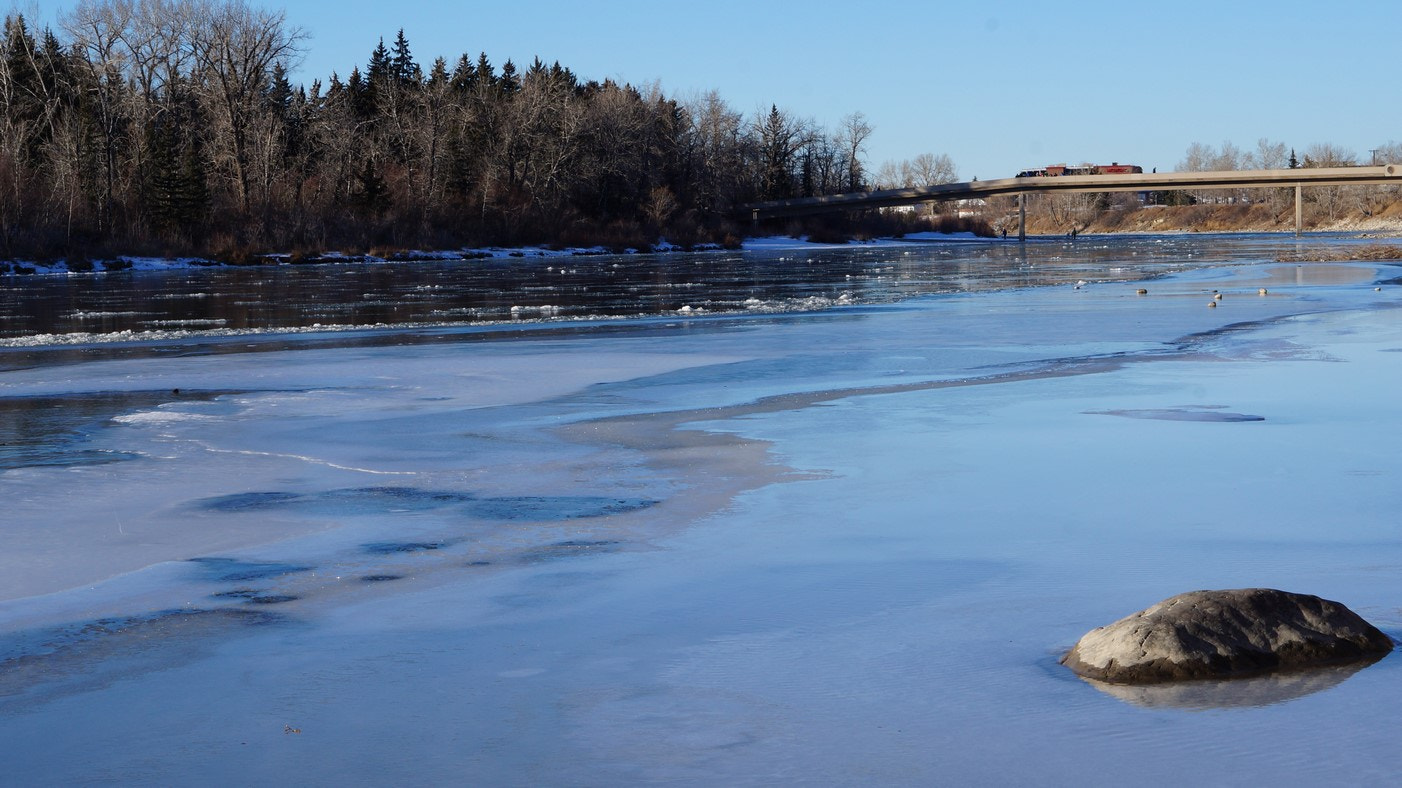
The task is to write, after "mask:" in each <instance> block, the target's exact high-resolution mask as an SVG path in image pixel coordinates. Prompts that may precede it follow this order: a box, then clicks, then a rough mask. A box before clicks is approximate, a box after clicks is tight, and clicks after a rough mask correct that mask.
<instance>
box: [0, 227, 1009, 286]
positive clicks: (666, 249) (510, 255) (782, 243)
mask: <svg viewBox="0 0 1402 788" xmlns="http://www.w3.org/2000/svg"><path fill="white" fill-rule="evenodd" d="M992 240H994V239H991V238H978V237H977V236H975V235H974V234H973V233H937V232H921V233H911V234H909V235H908V236H905V237H903V238H877V239H873V240H870V241H850V242H848V243H846V244H830V243H809V242H808V240H807V238H806V237H803V238H794V237H791V236H761V237H755V238H747V239H745V241H744V243H743V244H742V246H741V249H742V250H744V251H794V250H802V249H809V250H817V249H839V248H851V247H865V248H879V247H883V246H893V245H899V244H901V243H909V242H913V241H922V242H928V241H950V242H958V241H985V242H988V241H992ZM682 251H697V252H706V251H713V252H721V251H726V250H725V249H724V248H723V247H721V246H719V245H708V246H706V245H703V246H701V247H698V248H696V249H693V250H684V249H682V248H681V247H678V246H674V245H672V244H670V243H668V242H667V241H666V240H665V239H663V240H661V241H660V242H659V243H658V244H657V245H656V246H654V247H653V248H652V249H650V250H647V251H642V250H638V249H629V250H627V251H626V252H625V254H629V255H635V254H669V253H673V252H682ZM612 254H616V253H615V252H613V251H612V250H610V249H607V248H605V247H602V246H593V247H566V248H561V249H551V248H548V247H543V246H521V247H498V246H484V247H464V248H462V249H446V250H439V251H410V252H404V253H403V254H400V255H396V256H390V257H379V256H376V255H372V254H361V255H347V254H340V253H330V252H328V253H326V254H322V255H318V256H316V257H315V258H313V259H310V260H307V261H294V260H293V259H292V257H291V255H288V254H277V253H273V254H268V255H263V258H264V259H265V260H266V262H264V263H262V265H344V264H350V263H404V264H412V263H425V262H456V261H462V262H465V263H470V262H472V261H474V260H512V259H523V260H524V259H550V260H567V259H570V258H577V257H585V256H597V255H612ZM214 267H237V266H234V265H233V264H232V263H221V262H219V261H217V260H211V259H207V258H200V257H143V256H133V255H120V256H118V257H115V258H112V259H102V260H91V261H84V262H83V264H82V265H81V267H73V266H70V265H69V263H68V261H66V260H57V261H54V262H51V263H40V262H37V261H34V260H0V276H80V275H88V274H107V273H116V272H121V271H173V270H180V269H189V268H214Z"/></svg>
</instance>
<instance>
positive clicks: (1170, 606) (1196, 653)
mask: <svg viewBox="0 0 1402 788" xmlns="http://www.w3.org/2000/svg"><path fill="white" fill-rule="evenodd" d="M1391 650H1392V640H1391V638H1389V637H1388V636H1387V635H1384V634H1383V633H1382V632H1380V631H1378V629H1377V628H1376V627H1374V626H1373V625H1372V624H1369V623H1368V622H1367V621H1364V620H1363V619H1362V618H1360V617H1359V616H1358V615H1357V614H1356V613H1354V612H1353V611H1352V610H1349V609H1348V608H1346V607H1344V606H1343V605H1341V604H1339V603H1338V602H1330V601H1329V600H1327V599H1320V598H1319V597H1317V596H1309V595H1307V594H1291V593H1288V592H1286V591H1276V590H1274V589H1270V588H1243V589H1234V590H1230V591H1191V592H1189V593H1186V594H1179V595H1178V596H1175V597H1172V598H1170V599H1165V600H1164V601H1162V602H1160V603H1158V604H1157V605H1154V606H1152V607H1150V608H1148V609H1146V610H1141V611H1140V612H1138V613H1135V614H1134V615H1132V616H1128V617H1126V618H1122V619H1120V620H1119V621H1116V622H1115V623H1113V624H1110V625H1109V626H1104V627H1099V628H1097V629H1093V630H1091V631H1090V632H1087V633H1086V635H1085V636H1084V637H1082V638H1081V639H1080V641H1079V642H1077V643H1076V645H1075V647H1074V648H1072V649H1071V651H1070V652H1068V653H1067V654H1066V656H1065V657H1062V658H1061V664H1063V665H1065V666H1067V667H1068V668H1070V669H1071V670H1073V671H1075V672H1076V673H1077V674H1078V675H1081V676H1085V677H1087V678H1092V679H1098V680H1100V681H1108V682H1114V683H1119V684H1150V683H1155V682H1164V681H1181V680H1184V679H1209V678H1214V679H1219V678H1231V677H1236V676H1247V675H1252V674H1259V673H1264V672H1267V671H1273V670H1292V669H1300V668H1307V667H1311V666H1316V665H1338V664H1344V663H1349V662H1354V661H1359V660H1366V659H1376V658H1378V657H1380V656H1382V655H1383V654H1386V653H1387V652H1389V651H1391Z"/></svg>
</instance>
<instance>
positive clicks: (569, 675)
mask: <svg viewBox="0 0 1402 788" xmlns="http://www.w3.org/2000/svg"><path fill="white" fill-rule="evenodd" d="M1363 243H1367V241H1366V240H1364V239H1356V238H1346V237H1311V238H1307V239H1304V240H1297V239H1294V238H1289V237H1282V236H1168V237H1135V238H1123V239H1100V238H1085V237H1082V238H1080V239H1078V240H1076V241H1075V242H1071V241H1063V240H1038V241H1035V242H1033V243H1029V244H1027V245H1026V246H1021V245H1018V244H1015V243H1002V242H986V241H947V242H933V241H932V242H908V243H887V244H880V245H870V246H861V247H853V248H842V249H835V248H807V247H803V246H800V245H788V246H776V245H770V246H763V245H761V246H758V247H757V248H755V249H752V250H749V251H745V252H708V253H697V254H676V255H648V256H582V257H569V256H556V257H529V256H528V257H521V258H508V259H505V260H472V261H455V262H454V261H439V262H428V263H396V264H388V263H386V264H343V265H321V266H311V267H297V266H277V267H260V268H227V269H222V268H186V269H173V270H169V271H141V272H122V273H114V274H106V275H98V276H93V275H86V276H72V277H67V276H65V277H45V276H38V277H19V276H16V277H8V278H5V279H4V280H0V500H3V501H4V503H5V507H4V508H5V512H4V513H3V514H0V749H3V750H4V752H3V753H0V754H3V755H4V758H5V763H6V767H7V771H8V773H9V774H10V775H11V777H12V778H14V779H16V780H17V781H18V782H20V783H21V784H72V783H93V782H121V783H133V782H134V783H149V784H186V783H195V782H199V783H201V784H207V783H214V784H231V785H233V784H248V783H250V782H255V781H256V782H291V781H294V780H295V781H297V782H304V783H312V784H330V783H340V784H344V783H351V784H366V783H375V784H382V783H384V782H390V781H394V782H400V781H405V782H409V781H412V782H429V783H442V782H460V781H462V780H463V779H464V775H469V774H470V775H472V779H471V781H473V782H477V783H480V784H494V785H496V784H501V785H540V784H561V785H601V784H618V783H640V782H641V783H651V782H670V783H681V784H717V783H722V784H774V783H794V782H811V783H820V784H871V783H872V782H878V783H885V784H906V785H928V784H940V783H956V784H1007V783H1008V782H1034V781H1035V782H1037V783H1041V784H1072V783H1075V784H1110V783H1116V782H1119V781H1121V779H1122V778H1123V775H1124V774H1125V773H1127V772H1128V771H1129V770H1130V769H1133V770H1134V773H1135V774H1136V780H1137V781H1139V782H1144V783H1147V784H1168V783H1179V782H1181V781H1182V780H1184V779H1199V780H1206V781H1208V782H1212V783H1214V784H1238V783H1240V784H1246V783H1252V784H1255V783H1257V782H1259V781H1260V780H1262V779H1278V780H1281V781H1285V780H1289V781H1290V782H1292V783H1296V784H1301V783H1303V784H1338V783H1339V782H1341V780H1340V775H1347V778H1346V779H1345V780H1342V781H1346V782H1355V781H1357V780H1358V779H1369V778H1371V779H1388V778H1389V777H1393V776H1395V775H1396V774H1398V773H1399V770H1402V763H1399V759H1398V757H1397V756H1396V755H1395V752H1394V751H1395V748H1394V747H1392V745H1391V741H1390V738H1389V734H1388V731H1390V730H1395V729H1396V727H1397V725H1398V724H1399V723H1402V714H1399V712H1398V711H1397V710H1396V704H1395V703H1392V702H1391V701H1389V700H1388V698H1389V697H1390V696H1391V694H1395V689H1396V682H1397V679H1398V672H1397V671H1398V668H1397V667H1396V660H1395V659H1392V658H1389V659H1384V660H1383V661H1382V662H1379V663H1377V664H1375V665H1373V666H1370V667H1368V668H1366V669H1364V670H1362V671H1360V672H1357V673H1349V672H1346V671H1345V672H1330V673H1327V674H1313V675H1311V676H1309V677H1308V678H1303V679H1302V678H1300V677H1286V678H1276V679H1260V680H1252V681H1249V682H1236V683H1232V684H1230V685H1193V686H1191V687H1188V688H1187V689H1181V688H1179V689H1175V690H1174V691H1172V692H1157V693H1156V692H1152V691H1144V692H1138V691H1136V692H1129V691H1119V690H1113V691H1105V690H1103V689H1097V688H1094V687H1092V686H1090V685H1088V684H1086V683H1084V682H1081V681H1079V680H1077V679H1075V678H1074V677H1073V676H1070V675H1069V674H1068V673H1066V672H1065V671H1064V670H1062V669H1061V668H1060V666H1058V665H1057V664H1056V659H1057V657H1058V656H1059V655H1060V654H1061V653H1063V652H1064V650H1065V649H1066V648H1067V647H1069V645H1070V644H1071V643H1073V642H1074V641H1075V639H1076V638H1078V637H1079V636H1080V634H1082V633H1083V632H1085V631H1086V630H1088V629H1090V628H1092V627H1094V626H1097V625H1100V624H1105V623H1108V622H1109V621H1111V620H1114V619H1115V618H1118V617H1120V616H1123V615H1126V614H1128V613H1131V612H1133V611H1134V610H1137V609H1140V608H1142V607H1145V606H1147V605H1148V604H1151V603H1153V602H1155V601H1157V600H1159V599H1161V598H1164V597H1167V596H1170V595H1172V594H1174V593H1179V592H1182V591H1186V590H1191V589H1194V588H1210V587H1245V586H1258V585H1259V586H1274V587H1283V588H1286V589H1288V590H1294V591H1302V592H1307V593H1316V594H1319V595H1322V596H1326V597H1329V598H1333V599H1338V600H1339V601H1342V602H1344V603H1346V604H1348V605H1350V606H1351V607H1353V608H1354V609H1355V610H1357V611H1359V612H1360V613H1362V614H1363V615H1365V617H1367V618H1369V619H1370V620H1373V621H1374V623H1377V624H1378V625H1379V626H1380V627H1382V628H1383V629H1384V631H1387V632H1388V633H1389V634H1391V635H1393V636H1394V637H1396V636H1397V635H1398V634H1399V633H1402V609H1399V601H1398V597H1397V596H1396V591H1395V589H1396V587H1397V580H1398V572H1399V571H1402V570H1399V567H1402V530H1400V529H1399V525H1398V524H1397V522H1396V518H1395V512H1396V505H1397V502H1398V501H1397V494H1396V492H1395V491H1396V490H1397V489H1398V487H1399V485H1398V482H1399V481H1402V461H1399V459H1398V458H1397V455H1396V452H1395V450H1394V446H1393V443H1394V441H1393V440H1392V438H1393V436H1395V435H1396V432H1397V431H1396V427H1398V426H1399V421H1402V420H1399V419H1398V417H1397V416H1396V415H1395V414H1394V413H1393V410H1394V409H1393V407H1392V403H1391V395H1390V392H1391V391H1393V390H1395V387H1396V385H1397V384H1399V383H1402V352H1399V351H1402V322H1399V320H1398V315H1399V312H1398V311H1397V306H1398V305H1399V304H1402V301H1398V300H1397V298H1396V294H1395V293H1394V292H1393V291H1394V289H1395V285H1393V284H1392V282H1393V280H1395V279H1396V278H1397V277H1398V274H1399V272H1398V270H1397V269H1396V268H1395V267H1394V266H1391V265H1387V264H1379V263H1366V264H1365V263H1331V264H1298V265H1297V264H1294V263H1277V262H1275V260H1276V259H1277V258H1278V257H1280V256H1283V255H1288V254H1295V253H1299V252H1301V251H1305V252H1308V251H1311V250H1314V249H1327V250H1336V249H1340V248H1348V247H1350V246H1353V245H1358V244H1363ZM1141 288H1142V289H1144V290H1145V291H1147V292H1145V293H1143V294H1141V293H1139V292H1138V291H1139V290H1140V289H1141ZM1217 295H1221V296H1222V298H1221V299H1220V300H1219V299H1217V298H1215V296H1217ZM1209 304H1215V305H1214V306H1209ZM1185 752H1187V753H1191V756H1190V757H1186V758H1185V756H1184V753H1185Z"/></svg>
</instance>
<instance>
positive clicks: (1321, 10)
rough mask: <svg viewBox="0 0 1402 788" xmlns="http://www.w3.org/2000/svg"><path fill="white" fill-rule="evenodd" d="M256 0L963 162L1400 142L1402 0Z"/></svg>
mask: <svg viewBox="0 0 1402 788" xmlns="http://www.w3.org/2000/svg"><path fill="white" fill-rule="evenodd" d="M249 2H250V3H252V4H255V5H257V4H260V3H259V0H249ZM261 4H262V5H263V6H264V7H282V8H285V9H286V12H287V17H288V21H289V23H290V24H292V25H296V26H298V27H301V28H303V30H304V31H305V32H306V33H307V34H308V35H309V39H308V41H307V55H306V58H305V61H304V63H303V66H302V68H301V69H300V71H299V72H298V74H297V76H300V77H301V79H302V80H303V81H304V82H306V83H310V81H311V80H312V79H313V78H316V77H320V78H322V79H323V80H324V79H325V77H326V76H327V75H329V74H330V73H331V72H332V71H337V72H339V73H340V74H341V75H342V77H344V76H345V75H346V74H348V73H349V72H350V70H351V68H352V67H353V66H354V65H356V64H360V65H361V67H362V68H363V67H364V63H365V62H366V61H367V60H368V58H369V54H370V50H371V49H372V48H374V46H375V44H376V42H377V41H378V40H379V38H380V37H381V36H383V37H384V38H385V40H386V43H387V44H388V43H390V42H392V41H393V39H394V36H395V34H396V32H397V31H398V30H399V29H400V28H403V29H404V31H405V35H406V36H407V37H408V40H409V43H410V48H411V50H412V51H413V53H414V55H415V57H416V58H417V59H418V60H419V61H420V62H421V63H423V64H424V65H425V67H427V65H428V64H429V63H431V62H432V60H433V58H434V57H436V56H439V55H442V56H444V57H445V58H446V59H447V60H448V61H449V63H450V64H451V63H452V62H454V61H455V60H456V59H457V56H458V55H460V54H462V53H464V52H468V53H471V54H473V56H474V57H475V55H476V54H477V53H478V52H482V51H485V52H486V53H487V55H488V57H489V58H490V59H491V60H492V62H493V63H495V64H497V65H500V64H501V63H503V62H504V61H506V60H507V59H508V58H510V59H512V60H514V61H516V63H517V64H518V65H520V66H523V67H524V66H525V65H527V64H529V63H530V62H531V60H532V59H533V58H535V57H536V56H539V57H540V58H541V59H542V60H544V61H546V62H547V63H548V62H551V61H555V60H558V61H560V63H561V64H562V65H564V66H567V67H569V68H571V69H573V70H574V71H575V73H576V74H578V75H579V76H580V77H581V78H583V79H603V78H605V77H611V78H613V79H615V80H617V81H624V82H632V83H634V84H641V83H645V82H652V81H658V82H660V83H661V85H662V87H663V89H664V90H665V91H666V92H667V93H668V94H670V95H673V96H678V97H683V96H686V95H688V94H691V93H694V92H699V91H705V90H709V89H716V90H718V91H719V92H720V94H721V95H722V96H723V97H724V98H725V99H726V100H727V101H728V102H729V103H730V105H731V106H732V107H733V108H735V109H736V110H739V111H742V112H744V113H745V114H746V115H747V116H753V115H754V113H755V112H756V110H761V109H763V110H767V109H768V107H769V105H770V104H771V103H774V104H778V105H779V106H780V107H781V108H783V109H786V110H788V111H790V112H792V113H794V114H796V115H799V116H802V117H811V118H813V119H814V120H816V121H818V122H819V123H820V124H822V125H824V126H827V127H828V128H836V126H837V124H838V122H839V121H840V120H841V118H842V117H843V116H844V115H847V114H849V113H851V112H855V111H860V112H862V113H864V114H865V115H866V117H867V120H868V122H869V123H870V124H871V125H872V126H873V127H874V128H875V133H874V134H873V135H872V137H871V140H870V142H869V144H868V150H867V159H868V163H869V164H870V166H871V167H872V168H873V169H874V168H876V167H878V166H879V165H880V164H881V162H883V161H885V160H888V159H891V160H899V159H905V158H911V157H914V156H915V155H917V154H920V153H926V152H928V153H946V154H948V155H949V156H950V157H951V158H952V159H953V160H954V162H955V164H956V165H957V166H958V168H959V173H960V175H961V177H963V178H965V179H968V178H971V177H979V178H984V179H987V178H994V177H1003V176H1008V175H1012V174H1014V173H1016V172H1017V171H1018V170H1020V169H1023V168H1026V167H1029V166H1033V165H1043V164H1048V163H1055V162H1063V161H1066V162H1080V161H1094V162H1108V161H1112V160H1113V161H1120V162H1130V163H1136V164H1140V165H1142V166H1143V167H1144V168H1145V170H1148V169H1149V168H1151V167H1157V168H1159V169H1161V170H1166V169H1172V168H1173V167H1174V166H1176V165H1177V164H1178V162H1179V161H1180V160H1181V159H1182V158H1183V155H1184V153H1185V151H1186V150H1187V147H1188V145H1189V144H1190V143H1193V142H1202V143H1207V144H1210V145H1220V144H1221V143H1222V142H1223V141H1231V142H1233V143H1235V144H1236V145H1238V146H1239V147H1242V148H1244V149H1248V150H1249V149H1251V148H1254V147H1255V144H1256V140H1257V139H1259V138H1261V137H1269V138H1271V139H1272V140H1273V141H1281V142H1285V143H1286V144H1287V145H1289V146H1292V147H1294V148H1297V149H1299V150H1300V151H1301V152H1303V150H1304V148H1306V147H1308V146H1309V145H1310V144H1312V143H1316V142H1330V143H1333V144H1335V145H1338V146H1341V147H1343V148H1346V149H1349V150H1352V151H1354V152H1355V153H1356V154H1358V156H1359V157H1360V158H1361V159H1364V160H1366V158H1367V156H1368V149H1369V148H1373V147H1377V146H1378V145H1380V144H1384V143H1387V142H1389V141H1392V140H1398V141H1402V96H1399V90H1398V85H1397V78H1396V75H1397V59H1396V56H1395V55H1394V54H1393V52H1394V51H1395V49H1396V46H1397V45H1396V37H1397V36H1398V35H1399V31H1402V3H1396V2H1391V1H1390V0H1379V1H1378V2H1357V1H1354V0H1337V2H1331V3H1322V2H1317V1H1316V2H1295V1H1294V0H1275V1H1274V2H1237V1H1235V0H1216V2H1200V1H1199V0H1179V1H1175V2H1162V3H1157V2H1156V3H1148V2H1125V1H1124V0H1118V1H1116V2H1079V3H1069V2H1063V3H1057V2H1046V1H1044V2H1020V1H1019V2H986V3H985V2H915V1H914V0H861V2H857V1H856V0H843V1H841V2H838V1H836V0H804V1H803V2H797V1H794V2H776V1H773V0H744V1H740V0H706V1H704V2H689V3H679V2H671V1H670V0H592V2H581V1H580V0H568V1H566V0H526V1H524V2H511V0H492V1H491V2H467V3H415V2H387V1H386V0H288V1H287V2H285V3H277V2H264V3H261ZM44 5H46V6H47V5H53V6H57V7H60V8H64V9H67V8H71V7H72V5H73V3H72V2H68V1H67V0H53V2H49V0H45V3H44Z"/></svg>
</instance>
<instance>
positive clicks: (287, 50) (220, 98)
mask: <svg viewBox="0 0 1402 788" xmlns="http://www.w3.org/2000/svg"><path fill="white" fill-rule="evenodd" d="M197 1H198V2H199V3H200V5H201V6H202V7H200V8H199V12H200V17H199V19H198V22H197V24H196V26H195V28H194V30H193V36H194V53H195V60H196V63H197V64H198V66H199V68H200V69H201V71H202V75H203V77H204V79H205V80H207V83H206V93H205V99H206V101H208V102H209V104H210V106H211V109H212V110H213V111H212V112H211V115H212V117H213V118H214V119H216V120H217V121H218V122H219V128H218V131H219V132H220V133H219V135H218V137H217V138H216V139H217V140H218V142H219V143H220V145H219V148H220V149H219V150H218V152H217V155H218V160H219V161H220V162H221V163H222V164H223V166H224V167H225V169H226V170H227V171H228V172H229V173H230V174H231V180H232V183H233V186H234V188H235V196H236V199H237V202H238V206H239V208H240V209H241V211H242V212H243V213H245V214H247V213H248V210H249V188H250V172H249V128H250V126H251V124H252V120H253V118H254V116H255V115H256V114H257V113H258V112H259V111H260V106H259V98H260V96H261V95H262V91H263V89H264V87H265V86H266V85H267V84H268V78H269V75H270V74H271V73H272V68H273V64H274V63H279V62H280V63H283V64H286V65H289V66H290V65H291V64H292V63H295V62H296V61H297V60H298V59H299V58H300V56H301V49H300V47H301V43H302V41H303V40H305V39H306V33H305V32H303V31H302V30H301V28H288V27H287V26H286V24H285V23H286V12H285V11H267V10H263V9H255V8H252V7H250V6H249V5H248V4H247V3H246V2H244V0H223V1H222V2H220V3H218V4H214V3H208V2H206V1H205V0H192V2H197Z"/></svg>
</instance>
